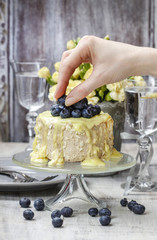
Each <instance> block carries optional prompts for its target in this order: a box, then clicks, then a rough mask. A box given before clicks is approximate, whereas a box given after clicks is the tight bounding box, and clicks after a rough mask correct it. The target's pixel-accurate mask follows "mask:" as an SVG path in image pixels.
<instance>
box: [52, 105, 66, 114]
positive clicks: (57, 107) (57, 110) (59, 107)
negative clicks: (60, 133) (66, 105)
mask: <svg viewBox="0 0 157 240" xmlns="http://www.w3.org/2000/svg"><path fill="white" fill-rule="evenodd" d="M62 109H63V107H62V105H58V104H56V105H54V106H52V108H51V114H52V116H53V117H57V116H60V112H61V111H62Z"/></svg>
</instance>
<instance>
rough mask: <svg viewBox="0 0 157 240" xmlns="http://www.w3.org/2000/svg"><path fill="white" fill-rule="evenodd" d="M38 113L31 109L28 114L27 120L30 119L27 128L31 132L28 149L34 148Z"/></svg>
mask: <svg viewBox="0 0 157 240" xmlns="http://www.w3.org/2000/svg"><path fill="white" fill-rule="evenodd" d="M37 115H38V114H37V113H36V112H34V111H29V112H28V113H27V115H26V120H27V121H28V125H27V129H28V134H29V145H28V147H27V148H26V151H29V150H32V145H33V140H34V137H35V131H34V127H35V124H36V118H37Z"/></svg>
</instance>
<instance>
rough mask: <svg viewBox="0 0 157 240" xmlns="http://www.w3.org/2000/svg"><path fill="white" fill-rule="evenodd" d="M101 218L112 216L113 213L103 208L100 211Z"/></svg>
mask: <svg viewBox="0 0 157 240" xmlns="http://www.w3.org/2000/svg"><path fill="white" fill-rule="evenodd" d="M99 215H100V216H111V211H110V210H109V209H108V208H102V209H100V210H99Z"/></svg>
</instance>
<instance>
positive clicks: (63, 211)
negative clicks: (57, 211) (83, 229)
mask: <svg viewBox="0 0 157 240" xmlns="http://www.w3.org/2000/svg"><path fill="white" fill-rule="evenodd" d="M61 214H62V215H63V216H64V217H71V216H72V214H73V209H72V208H70V207H64V208H62V209H61Z"/></svg>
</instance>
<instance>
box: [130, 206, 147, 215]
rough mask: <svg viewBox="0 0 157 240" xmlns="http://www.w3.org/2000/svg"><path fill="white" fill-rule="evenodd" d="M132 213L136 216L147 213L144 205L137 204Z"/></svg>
mask: <svg viewBox="0 0 157 240" xmlns="http://www.w3.org/2000/svg"><path fill="white" fill-rule="evenodd" d="M132 211H133V212H134V213H135V214H143V213H144V212H145V206H143V205H142V204H135V205H133V207H132Z"/></svg>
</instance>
